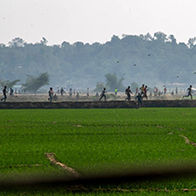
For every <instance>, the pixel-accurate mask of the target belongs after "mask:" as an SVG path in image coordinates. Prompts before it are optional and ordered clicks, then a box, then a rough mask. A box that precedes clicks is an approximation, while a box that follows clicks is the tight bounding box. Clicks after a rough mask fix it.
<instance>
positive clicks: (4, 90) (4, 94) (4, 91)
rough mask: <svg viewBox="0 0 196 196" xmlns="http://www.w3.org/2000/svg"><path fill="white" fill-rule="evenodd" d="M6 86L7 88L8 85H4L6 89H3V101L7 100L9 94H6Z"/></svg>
mask: <svg viewBox="0 0 196 196" xmlns="http://www.w3.org/2000/svg"><path fill="white" fill-rule="evenodd" d="M6 88H7V86H4V89H3V91H2V92H3V96H4V97H3V98H2V99H1V101H3V100H4V102H6V99H7V95H6V93H7V92H6Z"/></svg>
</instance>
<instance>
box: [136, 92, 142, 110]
mask: <svg viewBox="0 0 196 196" xmlns="http://www.w3.org/2000/svg"><path fill="white" fill-rule="evenodd" d="M135 99H137V101H138V107H139V106H141V105H142V96H141V94H140V93H138V95H137V96H136V97H135Z"/></svg>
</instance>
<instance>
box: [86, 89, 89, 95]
mask: <svg viewBox="0 0 196 196" xmlns="http://www.w3.org/2000/svg"><path fill="white" fill-rule="evenodd" d="M86 95H87V97H89V88H87V91H86Z"/></svg>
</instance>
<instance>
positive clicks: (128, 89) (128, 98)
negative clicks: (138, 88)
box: [125, 86, 132, 101]
mask: <svg viewBox="0 0 196 196" xmlns="http://www.w3.org/2000/svg"><path fill="white" fill-rule="evenodd" d="M125 94H126V95H127V97H126V99H125V100H128V101H130V100H131V94H132V92H131V89H130V86H128V88H127V89H126V90H125Z"/></svg>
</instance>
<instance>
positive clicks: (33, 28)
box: [0, 0, 196, 45]
mask: <svg viewBox="0 0 196 196" xmlns="http://www.w3.org/2000/svg"><path fill="white" fill-rule="evenodd" d="M195 19H196V0H0V43H4V44H7V43H8V42H9V41H11V40H12V39H14V38H16V37H20V38H22V39H23V40H25V41H26V42H27V43H36V42H40V40H41V39H42V37H45V38H46V39H47V40H48V45H54V44H61V43H62V42H63V41H67V42H69V43H74V42H77V41H82V42H84V43H94V42H100V43H105V42H107V41H110V40H111V37H112V36H113V35H117V36H119V37H121V36H122V34H127V35H140V34H147V33H151V35H154V33H155V32H158V31H161V32H164V33H165V34H167V35H170V34H173V35H174V36H175V38H176V39H177V42H185V43H187V42H188V39H189V38H193V37H196V20H195Z"/></svg>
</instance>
